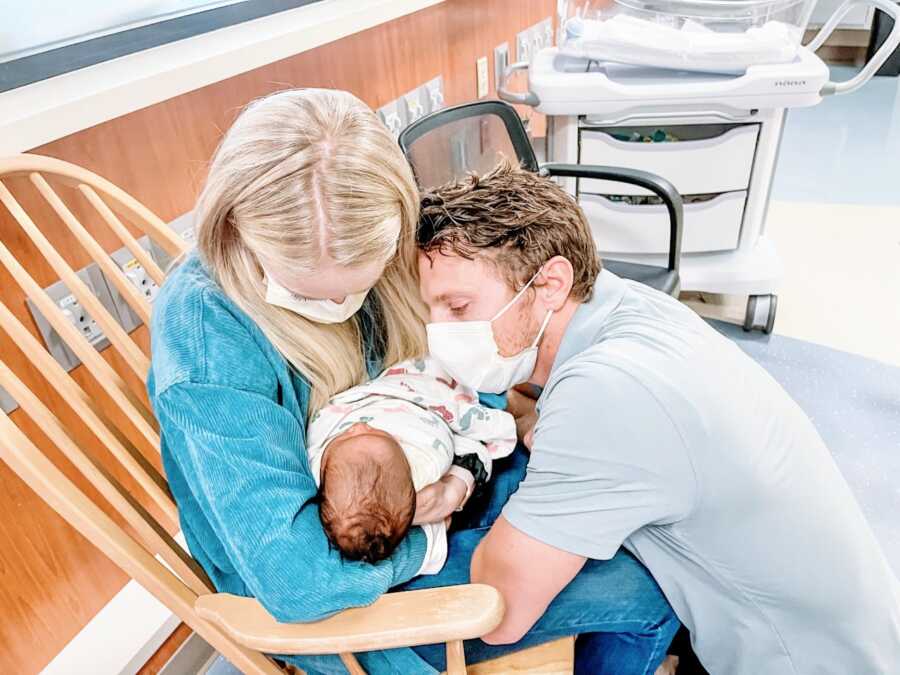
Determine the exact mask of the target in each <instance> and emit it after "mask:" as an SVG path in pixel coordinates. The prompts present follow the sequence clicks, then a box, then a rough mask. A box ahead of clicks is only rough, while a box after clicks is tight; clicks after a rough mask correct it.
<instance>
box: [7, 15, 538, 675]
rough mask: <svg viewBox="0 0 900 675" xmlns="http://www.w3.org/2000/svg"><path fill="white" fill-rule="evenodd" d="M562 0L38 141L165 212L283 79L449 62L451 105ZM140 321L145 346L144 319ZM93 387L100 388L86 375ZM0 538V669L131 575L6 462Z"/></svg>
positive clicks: (420, 29)
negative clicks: (478, 63) (240, 120)
mask: <svg viewBox="0 0 900 675" xmlns="http://www.w3.org/2000/svg"><path fill="white" fill-rule="evenodd" d="M555 5H556V3H555V2H554V1H553V0H446V2H444V3H442V4H440V5H436V6H434V7H431V8H429V9H426V10H423V11H420V12H417V13H415V14H411V15H409V16H406V17H403V18H401V19H398V20H396V21H393V22H391V23H388V24H384V25H382V26H378V27H375V28H372V29H370V30H368V31H365V32H363V33H359V34H357V35H353V36H350V37H347V38H344V39H342V40H340V41H337V42H334V43H331V44H328V45H324V46H322V47H320V48H318V49H315V50H312V51H310V52H306V53H303V54H299V55H297V56H294V57H291V58H288V59H285V60H283V61H279V62H277V63H273V64H270V65H268V66H265V67H263V68H259V69H257V70H254V71H251V72H248V73H245V74H242V75H239V76H236V77H233V78H230V79H228V80H225V81H222V82H218V83H216V84H213V85H210V86H207V87H204V88H202V89H198V90H196V91H193V92H190V93H188V94H184V95H182V96H178V97H176V98H173V99H170V100H167V101H164V102H162V103H158V104H156V105H153V106H150V107H148V108H145V109H142V110H139V111H136V112H134V113H131V114H129V115H126V116H123V117H120V118H117V119H114V120H110V121H108V122H105V123H103V124H100V125H97V126H95V127H92V128H90V129H86V130H84V131H81V132H79V133H76V134H73V135H71V136H68V137H66V138H62V139H60V140H57V141H54V142H52V143H49V144H47V145H44V146H41V147H39V148H35V149H34V150H32V152H35V153H38V154H43V155H49V156H52V157H58V158H60V159H64V160H67V161H70V162H74V163H76V164H79V165H81V166H84V167H86V168H88V169H90V170H92V171H95V172H97V173H98V174H100V175H101V176H104V177H106V178H108V179H110V180H112V181H113V182H114V183H117V184H118V185H119V186H121V187H122V188H124V189H125V190H127V191H128V192H130V193H131V194H133V195H134V196H135V197H137V198H138V199H139V200H141V201H142V202H144V203H145V204H146V205H147V206H149V207H150V208H151V209H152V210H154V211H155V212H156V213H157V214H159V215H160V216H161V217H162V218H163V219H166V220H170V219H173V218H175V217H176V216H178V215H181V214H182V213H184V212H186V211H188V210H190V209H191V208H192V207H193V203H194V200H195V198H196V195H197V193H198V190H199V187H200V186H201V184H202V181H203V178H204V174H205V167H206V164H207V162H208V160H209V159H210V157H211V155H212V152H213V150H214V149H215V147H216V144H217V143H218V141H219V139H220V137H221V135H222V133H223V131H224V130H225V129H227V128H228V126H229V125H230V124H231V122H232V121H233V120H234V118H235V116H236V115H237V113H238V112H239V110H240V109H241V108H242V107H243V106H244V105H245V104H246V103H248V102H249V101H251V100H252V99H254V98H257V97H259V96H263V95H265V94H268V93H271V92H273V91H277V90H279V89H284V88H289V87H302V86H315V87H333V88H339V89H347V90H349V91H351V92H353V93H354V94H356V95H357V96H359V97H360V98H362V99H363V100H364V101H366V102H367V103H368V104H369V105H371V106H372V107H373V108H377V107H379V106H381V105H383V104H385V103H387V102H389V101H391V100H393V99H394V98H396V97H397V96H399V95H401V94H403V93H405V92H406V91H409V90H411V89H412V88H414V87H416V86H418V85H420V84H422V83H424V82H426V81H427V80H430V79H431V78H433V77H435V76H436V75H438V74H441V75H443V76H444V87H445V97H446V102H447V103H448V104H451V105H452V104H455V103H460V102H463V101H467V100H471V99H473V98H474V97H475V92H476V89H475V87H476V85H475V80H476V77H475V60H476V58H478V57H479V56H485V55H487V56H488V57H489V60H490V61H491V64H492V63H493V49H494V47H495V46H496V45H498V44H500V43H501V42H504V41H507V42H509V44H510V47H511V50H513V52H514V50H515V36H516V33H517V32H519V31H520V30H521V29H523V28H525V27H527V26H530V25H532V24H534V23H536V22H537V21H539V20H541V19H543V18H544V17H547V16H550V15H552V14H553V12H554V11H555ZM494 84H495V83H494V82H493V66H491V85H492V87H493V86H494ZM492 95H493V92H492ZM10 187H11V188H12V189H13V190H14V191H15V192H17V195H19V194H21V195H22V196H23V200H24V201H25V202H26V204H27V206H28V207H29V208H30V212H31V213H32V216H33V217H34V219H35V221H36V222H38V224H39V225H40V226H41V227H42V229H43V230H44V232H45V234H46V235H47V236H48V238H50V239H51V241H53V242H54V243H55V244H56V245H57V246H59V247H60V250H61V252H62V253H63V255H64V257H66V258H67V260H68V262H69V263H70V264H72V265H73V266H76V267H77V268H80V267H82V266H84V265H86V264H88V262H89V259H88V258H87V256H86V255H83V254H82V252H81V251H80V250H79V249H78V247H77V246H73V245H71V243H72V242H71V240H70V238H69V236H67V235H66V233H64V231H63V227H62V225H61V224H60V223H59V222H58V221H57V220H56V219H55V216H53V215H52V214H51V213H49V212H48V210H47V209H46V208H43V206H42V205H41V204H40V201H39V199H37V198H36V197H35V195H34V194H33V193H29V192H28V190H27V186H26V185H25V181H12V182H11V184H10ZM85 224H86V225H87V226H88V227H89V229H93V231H94V233H95V235H96V236H97V237H98V239H99V240H100V241H101V243H102V244H103V245H104V246H106V247H107V250H114V249H116V248H118V247H119V244H118V243H117V242H116V241H115V240H114V239H113V238H112V237H111V236H110V233H109V232H108V231H106V230H105V229H101V227H100V225H99V224H98V223H96V222H95V221H90V220H89V221H88V222H86V223H85ZM0 240H2V241H3V243H4V244H5V245H6V246H8V247H9V248H10V250H11V251H12V252H13V254H14V255H16V256H17V257H18V258H19V260H20V261H21V262H22V263H23V264H24V265H25V267H26V268H27V269H28V270H29V271H30V272H31V274H32V275H33V276H34V277H35V278H36V279H37V281H38V282H39V283H41V284H42V285H44V286H46V285H49V284H50V283H52V282H54V281H56V277H55V275H54V274H53V272H52V270H50V269H49V267H48V266H47V265H46V264H45V263H44V262H43V260H42V259H41V258H40V256H39V254H38V253H37V251H36V250H35V249H34V248H33V246H31V245H30V244H29V243H28V242H27V240H26V238H25V237H24V236H23V235H22V233H21V232H19V231H18V228H17V226H16V225H15V224H14V222H13V221H12V219H11V218H10V217H9V214H8V213H7V212H6V211H5V209H3V208H2V207H0ZM0 300H2V302H4V303H5V304H6V306H7V307H9V308H10V310H12V311H13V312H14V313H15V314H16V315H17V316H18V317H19V319H20V320H22V321H23V322H24V323H25V324H26V325H27V326H29V327H30V328H31V329H32V330H33V331H34V332H35V334H37V330H36V328H35V327H34V324H33V321H32V319H31V316H30V314H29V313H28V310H27V309H26V307H25V303H24V299H23V296H22V294H21V292H20V291H19V289H18V286H16V285H15V284H14V283H13V282H12V280H11V279H10V278H9V276H8V275H7V274H6V273H5V271H4V270H0ZM139 330H140V333H139V336H140V339H141V340H142V341H143V342H144V345H146V342H147V336H146V331H145V330H144V329H143V328H141V329H139ZM107 351H109V350H107ZM0 352H2V357H3V360H4V361H6V362H7V363H8V364H9V365H10V366H11V367H12V368H13V369H14V370H16V372H17V373H18V374H19V376H20V377H22V378H23V379H24V380H26V382H27V383H28V384H29V385H30V386H32V387H33V389H34V391H36V392H37V393H38V394H39V395H41V396H42V397H45V401H48V402H49V404H50V405H51V407H52V408H53V409H54V410H59V411H60V416H61V418H63V420H64V421H67V422H71V423H72V426H73V429H76V427H78V426H79V425H78V423H77V420H73V419H70V418H68V419H67V418H66V409H65V406H63V405H62V402H61V401H59V400H58V399H56V398H55V397H54V396H53V395H51V393H50V389H49V387H48V386H47V384H46V383H45V382H44V381H43V380H42V379H41V377H40V374H39V373H36V372H34V371H33V369H31V368H29V367H27V366H26V365H25V359H24V357H23V356H22V354H21V353H20V352H19V351H18V348H17V347H16V346H15V345H13V344H12V343H11V341H10V340H9V339H8V338H7V337H6V335H5V334H3V333H2V331H0ZM106 355H107V356H110V355H109V354H106ZM80 370H81V369H76V371H74V373H73V374H74V375H75V377H76V379H78V380H79V382H82V383H84V381H85V380H87V379H88V378H87V377H85V376H84V374H83V373H81V372H80ZM86 388H87V389H89V390H91V391H93V388H92V387H91V383H87V386H86ZM13 418H14V419H15V420H16V423H17V424H19V425H20V427H22V428H23V429H25V430H26V431H27V433H29V435H30V436H31V437H32V438H33V439H34V440H35V442H36V443H38V444H41V445H44V446H46V439H44V438H43V436H42V434H41V432H40V431H39V429H37V428H36V427H35V426H34V425H33V424H31V423H30V421H29V420H28V418H27V417H26V416H25V415H23V414H22V413H21V411H17V412H16V413H14V415H13ZM76 440H78V441H80V442H82V443H84V444H86V445H90V444H91V443H92V437H91V436H90V435H88V434H84V433H82V432H81V431H80V430H78V429H76ZM0 541H2V542H3V546H2V547H0V616H2V621H0V672H3V673H17V674H26V673H35V672H38V671H39V670H40V669H41V668H43V666H45V665H46V664H47V663H48V662H49V661H50V660H51V659H52V658H53V657H54V656H55V655H56V654H57V653H58V652H59V650H60V649H62V647H63V646H64V645H65V644H66V643H67V642H68V641H69V640H71V639H72V637H74V636H75V634H76V633H77V632H78V631H79V630H80V629H81V628H82V627H83V626H84V625H85V624H86V623H87V622H88V621H89V620H90V619H91V618H92V617H93V616H94V615H95V614H96V612H97V611H98V610H99V609H100V608H101V607H103V605H105V604H106V602H108V601H109V599H110V598H111V597H112V596H113V595H115V593H117V592H118V591H119V590H120V589H121V587H122V586H123V585H124V583H125V582H126V578H125V576H124V574H122V572H121V571H119V570H118V569H117V568H116V567H115V566H113V565H112V564H111V563H110V562H109V561H108V560H106V559H105V558H104V557H103V555H102V554H100V553H99V551H97V550H96V549H95V548H94V547H93V546H92V545H91V544H90V543H89V542H87V541H85V540H84V539H82V538H81V537H80V535H78V534H77V533H76V532H75V531H74V530H72V529H71V528H70V527H69V526H68V525H67V524H66V523H65V522H63V521H62V520H61V519H60V518H59V517H57V516H56V514H55V513H53V512H52V511H51V510H50V509H49V508H48V507H47V506H45V505H44V503H43V502H42V501H41V500H40V498H39V497H38V496H37V495H35V494H34V493H32V492H31V491H30V490H29V489H28V488H27V487H26V486H25V485H24V484H22V483H21V482H20V481H19V480H18V478H17V477H16V476H14V475H13V474H12V473H11V472H10V471H9V469H8V468H7V467H6V466H5V465H2V464H0Z"/></svg>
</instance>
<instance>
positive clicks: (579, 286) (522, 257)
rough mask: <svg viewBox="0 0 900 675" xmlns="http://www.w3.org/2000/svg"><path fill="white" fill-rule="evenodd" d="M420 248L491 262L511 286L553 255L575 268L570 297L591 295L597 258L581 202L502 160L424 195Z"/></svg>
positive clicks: (516, 285) (580, 298)
mask: <svg viewBox="0 0 900 675" xmlns="http://www.w3.org/2000/svg"><path fill="white" fill-rule="evenodd" d="M416 238H417V242H418V245H419V248H420V249H421V250H422V251H423V252H425V253H426V254H430V253H433V252H438V253H452V254H456V255H459V256H462V257H464V258H468V259H474V258H476V257H479V258H483V259H485V260H487V261H489V262H491V263H492V264H493V265H494V266H495V267H496V268H497V269H498V271H499V272H500V273H501V275H503V277H504V278H505V279H506V280H507V281H508V283H509V284H510V285H511V286H512V287H513V288H514V289H515V290H518V289H520V288H521V287H522V286H523V285H524V284H525V283H526V282H527V281H528V280H529V279H530V278H531V277H533V276H534V275H535V274H537V272H538V270H539V269H540V267H541V265H543V264H544V263H545V262H547V261H548V260H550V258H552V257H554V256H563V257H564V258H566V259H567V260H568V261H569V262H570V263H572V268H573V271H574V280H573V284H572V291H571V296H572V298H573V299H575V300H578V301H579V302H586V301H588V300H590V298H591V294H592V292H593V289H594V281H595V280H596V278H597V275H598V274H599V273H600V257H599V256H598V255H597V248H596V244H595V243H594V238H593V236H592V235H591V230H590V226H589V225H588V222H587V219H586V218H585V216H584V213H583V212H582V210H581V208H580V207H579V206H578V205H577V204H576V203H575V201H574V200H573V199H572V197H571V196H570V195H568V194H567V193H566V192H565V191H564V190H563V189H562V188H561V187H559V186H558V185H557V184H556V183H554V182H553V181H552V180H550V179H548V178H544V177H542V176H539V175H538V174H535V173H531V172H530V171H525V170H523V169H521V168H519V167H517V166H515V165H514V164H512V163H511V162H509V161H508V160H503V161H501V162H500V164H498V165H497V166H496V167H494V168H493V169H492V170H491V171H490V172H488V173H486V174H485V175H484V176H480V177H479V176H476V175H474V174H472V175H469V176H467V177H465V178H463V179H460V180H458V181H455V182H451V183H447V184H445V185H442V186H440V187H438V188H434V189H432V190H429V191H428V192H426V193H425V194H424V195H423V197H422V209H421V213H420V216H419V228H418V232H417V235H416Z"/></svg>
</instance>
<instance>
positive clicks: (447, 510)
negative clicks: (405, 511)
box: [413, 474, 467, 525]
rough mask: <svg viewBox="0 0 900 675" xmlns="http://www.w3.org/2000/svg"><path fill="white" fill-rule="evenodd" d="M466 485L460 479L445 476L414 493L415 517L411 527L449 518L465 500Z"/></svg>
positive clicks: (449, 475) (448, 475) (450, 475)
mask: <svg viewBox="0 0 900 675" xmlns="http://www.w3.org/2000/svg"><path fill="white" fill-rule="evenodd" d="M466 492H467V489H466V484H465V483H464V482H463V481H462V479H461V478H457V477H456V476H454V475H452V474H447V475H445V476H444V477H443V478H441V479H440V480H439V481H437V482H436V483H432V484H431V485H426V486H425V487H423V488H422V489H421V490H419V491H418V492H417V493H416V515H415V516H414V517H413V525H421V524H423V523H439V522H441V521H442V520H444V519H446V518H449V517H450V515H451V514H452V513H453V512H454V511H456V509H457V508H459V506H460V505H461V504H462V503H463V500H464V499H465V498H466Z"/></svg>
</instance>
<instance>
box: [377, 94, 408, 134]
mask: <svg viewBox="0 0 900 675" xmlns="http://www.w3.org/2000/svg"><path fill="white" fill-rule="evenodd" d="M378 116H379V117H380V118H381V121H382V122H383V123H384V126H386V127H387V128H388V130H389V131H390V132H391V135H392V136H393V137H394V138H397V137H398V136H399V135H400V132H401V131H403V129H404V127H406V104H405V103H404V102H403V99H402V98H401V99H398V100H396V101H391V102H390V103H388V104H387V105H383V106H381V107H380V108H379V109H378Z"/></svg>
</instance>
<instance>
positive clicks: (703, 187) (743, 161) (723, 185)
mask: <svg viewBox="0 0 900 675" xmlns="http://www.w3.org/2000/svg"><path fill="white" fill-rule="evenodd" d="M685 129H686V130H687V129H689V128H688V127H686V128H685ZM670 130H671V131H672V132H674V133H676V134H677V133H678V127H670ZM758 135H759V125H756V124H747V125H743V126H737V127H732V128H730V129H728V130H727V131H725V132H724V133H722V134H720V135H718V136H715V137H713V138H701V139H698V140H681V141H677V142H663V143H639V142H637V143H635V142H628V141H620V140H618V139H616V138H613V137H612V136H610V135H609V134H608V133H606V132H605V131H600V130H589V129H584V130H582V132H581V159H580V162H581V163H582V164H601V165H604V166H621V167H624V168H628V169H642V170H644V171H650V172H651V173H655V174H658V175H660V176H662V177H663V178H665V179H667V180H669V181H670V182H672V184H674V185H675V188H676V189H677V190H678V192H680V193H681V194H683V195H698V194H711V193H719V192H733V191H736V190H746V189H747V188H748V187H749V186H750V172H751V170H752V169H753V157H754V154H755V152H756V139H757V136H758ZM579 190H580V191H581V192H590V193H592V194H607V195H608V194H622V195H645V194H650V193H649V192H647V191H646V190H644V189H642V188H638V187H632V186H630V185H625V184H624V183H614V182H610V181H598V180H583V179H582V180H580V182H579Z"/></svg>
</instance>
